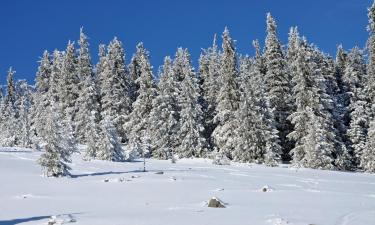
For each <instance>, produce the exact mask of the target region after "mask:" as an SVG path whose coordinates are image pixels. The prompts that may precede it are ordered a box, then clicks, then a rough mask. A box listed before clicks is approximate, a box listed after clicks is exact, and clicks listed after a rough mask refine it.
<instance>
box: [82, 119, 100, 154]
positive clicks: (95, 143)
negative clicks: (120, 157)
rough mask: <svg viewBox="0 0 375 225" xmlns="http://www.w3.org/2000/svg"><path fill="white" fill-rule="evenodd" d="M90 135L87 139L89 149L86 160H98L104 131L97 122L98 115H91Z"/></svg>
mask: <svg viewBox="0 0 375 225" xmlns="http://www.w3.org/2000/svg"><path fill="white" fill-rule="evenodd" d="M88 129H89V130H88V133H89V134H90V135H88V137H87V149H86V153H85V156H84V159H86V160H90V159H95V158H97V155H98V152H99V151H100V147H101V146H100V141H99V140H100V139H101V138H102V136H103V134H102V130H101V127H100V124H98V121H97V115H96V113H95V112H92V113H91V115H90V123H89V125H88Z"/></svg>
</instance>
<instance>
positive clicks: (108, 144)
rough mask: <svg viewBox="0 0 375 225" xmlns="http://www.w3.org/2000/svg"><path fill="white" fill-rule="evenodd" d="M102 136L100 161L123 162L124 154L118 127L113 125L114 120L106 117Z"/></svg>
mask: <svg viewBox="0 0 375 225" xmlns="http://www.w3.org/2000/svg"><path fill="white" fill-rule="evenodd" d="M101 130H102V136H101V137H100V141H99V148H98V149H99V151H98V152H97V154H96V156H97V158H98V159H101V160H107V161H115V162H118V161H123V160H124V153H123V149H122V147H121V144H120V140H119V137H118V134H117V130H116V127H115V126H114V125H113V124H112V119H110V117H108V116H105V117H104V119H103V120H102V121H101Z"/></svg>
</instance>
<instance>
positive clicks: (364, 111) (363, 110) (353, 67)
mask: <svg viewBox="0 0 375 225" xmlns="http://www.w3.org/2000/svg"><path fill="white" fill-rule="evenodd" d="M344 72H345V73H344V76H343V83H344V84H345V87H346V89H345V92H346V96H348V98H349V104H348V109H347V111H348V114H349V115H348V117H349V126H348V130H347V136H348V139H349V142H350V147H351V154H352V155H353V156H354V160H353V161H354V163H355V164H356V165H359V164H360V158H361V155H362V152H363V150H364V148H365V145H366V137H367V131H368V127H369V118H368V117H369V105H368V103H367V99H366V93H365V89H364V88H365V80H366V66H365V63H364V59H363V55H362V52H361V50H360V49H359V48H357V47H355V48H353V49H352V50H351V52H350V53H349V54H348V57H347V64H346V66H345V71H344Z"/></svg>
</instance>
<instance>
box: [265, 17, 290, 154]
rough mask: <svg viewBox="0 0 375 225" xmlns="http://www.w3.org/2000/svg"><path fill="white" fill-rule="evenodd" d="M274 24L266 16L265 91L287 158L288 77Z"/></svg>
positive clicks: (288, 147) (288, 126) (288, 145)
mask: <svg viewBox="0 0 375 225" xmlns="http://www.w3.org/2000/svg"><path fill="white" fill-rule="evenodd" d="M276 28H277V26H276V22H275V20H274V19H273V18H272V16H271V14H270V13H268V14H267V37H266V45H265V53H264V54H265V56H264V57H265V66H266V74H265V91H266V94H267V98H268V101H269V104H270V108H271V110H272V112H273V114H274V118H275V124H276V127H277V129H278V131H279V136H280V145H281V146H282V147H283V153H284V155H285V156H284V158H287V155H288V154H289V151H290V149H291V143H289V142H288V140H287V138H286V136H287V135H288V133H290V132H291V129H292V127H291V124H290V123H289V121H287V117H288V116H289V115H290V110H291V108H292V107H291V103H292V99H291V96H290V77H289V75H288V73H287V68H286V61H285V59H284V54H283V50H282V46H281V44H280V41H279V39H278V38H277V34H276Z"/></svg>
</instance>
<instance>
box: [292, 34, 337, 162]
mask: <svg viewBox="0 0 375 225" xmlns="http://www.w3.org/2000/svg"><path fill="white" fill-rule="evenodd" d="M316 51H317V50H316V49H315V48H314V47H313V46H309V45H308V44H307V42H306V40H303V43H301V46H300V47H299V50H298V60H297V73H296V76H295V77H293V82H294V83H295V84H296V85H295V86H294V88H293V93H294V95H295V98H296V107H297V108H296V111H295V112H293V113H292V114H291V115H290V116H289V118H288V119H289V120H290V121H291V122H292V124H293V125H294V131H293V132H291V133H290V134H289V135H288V137H289V138H291V139H292V140H294V141H295V142H296V146H295V147H294V148H293V149H292V151H291V153H292V157H293V160H292V162H293V164H294V165H296V166H304V167H310V168H319V169H332V168H333V167H334V166H333V164H334V149H335V146H334V144H335V143H334V138H335V136H334V135H335V134H334V132H333V131H332V130H333V124H332V121H331V120H332V119H331V117H330V115H329V109H330V107H331V106H330V104H331V103H332V102H331V101H330V99H329V96H328V95H327V94H326V87H325V79H324V76H323V75H322V74H321V71H320V68H318V67H317V65H319V64H318V63H317V58H316V57H317V52H316Z"/></svg>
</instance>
